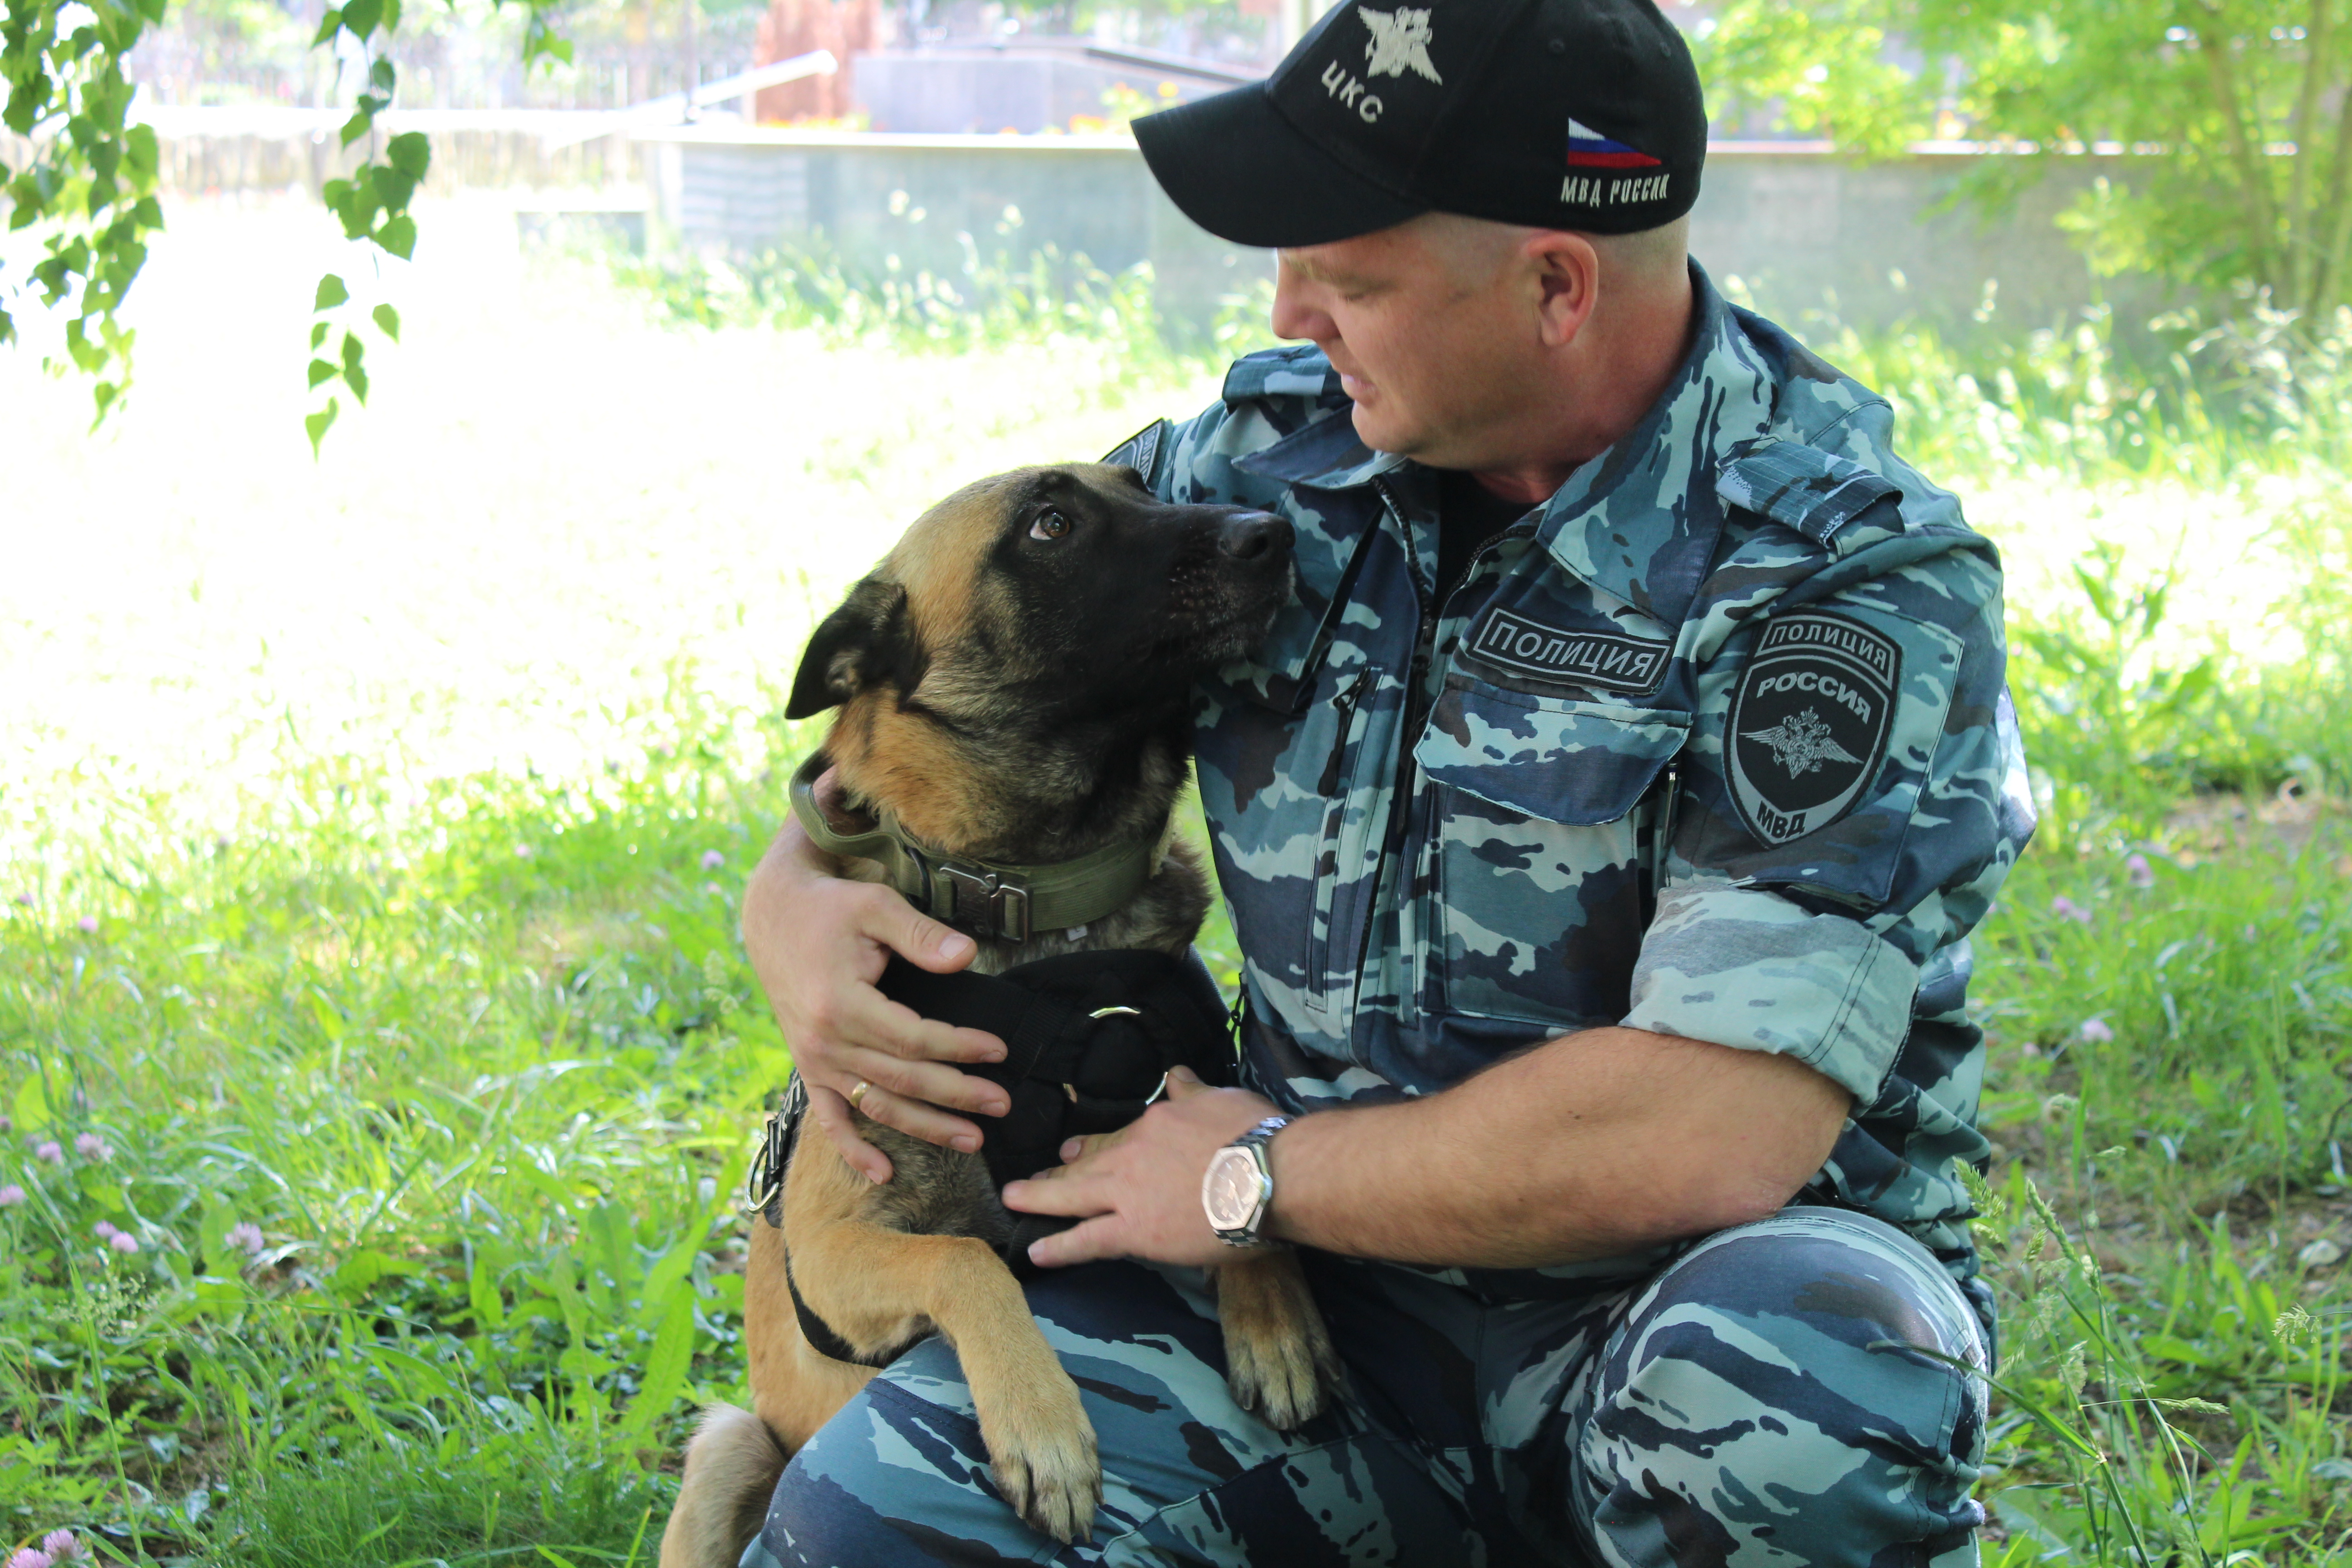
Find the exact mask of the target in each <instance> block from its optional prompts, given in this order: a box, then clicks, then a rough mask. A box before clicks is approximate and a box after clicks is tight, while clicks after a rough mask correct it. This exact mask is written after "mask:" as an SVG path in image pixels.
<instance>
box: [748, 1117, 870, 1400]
mask: <svg viewBox="0 0 2352 1568" xmlns="http://www.w3.org/2000/svg"><path fill="white" fill-rule="evenodd" d="M808 1103H809V1100H808V1085H806V1084H804V1083H803V1082H802V1081H801V1075H800V1074H799V1073H797V1072H795V1073H793V1076H792V1080H791V1081H790V1082H788V1083H787V1084H785V1085H784V1100H783V1103H782V1105H779V1106H778V1107H776V1109H775V1110H772V1111H771V1112H769V1113H768V1125H767V1130H766V1132H765V1134H764V1135H763V1136H762V1137H761V1141H760V1152H759V1154H758V1155H757V1156H756V1157H755V1158H754V1159H753V1160H752V1162H751V1175H750V1177H749V1180H748V1185H749V1187H750V1189H751V1193H752V1194H753V1197H754V1202H755V1206H756V1207H757V1208H758V1211H759V1214H760V1217H761V1218H762V1219H764V1220H766V1221H767V1222H768V1224H769V1225H771V1226H774V1227H775V1232H776V1236H777V1238H778V1240H779V1242H781V1241H782V1237H783V1234H784V1173H786V1172H787V1171H789V1170H791V1169H792V1164H793V1149H794V1148H795V1147H796V1146H798V1144H799V1143H800V1141H801V1119H802V1118H803V1117H804V1116H806V1115H807V1114H808ZM784 1289H785V1291H786V1292H787V1293H789V1294H790V1295H791V1297H792V1299H793V1317H795V1318H798V1319H799V1320H800V1324H801V1337H802V1338H803V1339H805V1340H806V1341H808V1342H809V1349H811V1350H813V1351H814V1352H816V1353H817V1354H819V1355H821V1356H827V1357H830V1358H831V1359H832V1360H835V1361H845V1362H848V1363H850V1364H852V1365H853V1366H871V1367H885V1366H888V1365H889V1364H890V1363H892V1362H894V1361H896V1360H898V1356H899V1353H900V1352H903V1351H904V1350H905V1349H906V1348H907V1347H906V1346H905V1345H896V1346H893V1347H892V1348H891V1349H890V1350H888V1351H887V1352H884V1353H882V1354H879V1355H871V1356H866V1355H860V1354H858V1353H857V1349H856V1346H854V1345H852V1344H851V1343H850V1342H848V1341H847V1340H845V1339H843V1338H842V1337H841V1336H840V1335H839V1334H837V1333H835V1332H834V1331H833V1325H832V1324H831V1323H828V1322H826V1321H824V1319H823V1318H820V1317H818V1316H817V1314H816V1309H814V1307H811V1306H810V1305H809V1304H808V1300H807V1298H805V1297H803V1295H802V1294H801V1285H800V1281H799V1280H798V1279H794V1278H793V1249H792V1248H791V1247H785V1248H784Z"/></svg>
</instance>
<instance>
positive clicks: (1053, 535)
mask: <svg viewBox="0 0 2352 1568" xmlns="http://www.w3.org/2000/svg"><path fill="white" fill-rule="evenodd" d="M1069 531H1070V520H1069V519H1068V518H1066V517H1064V516H1063V515H1062V514H1061V513H1060V512H1058V511H1049V512H1046V513H1045V514H1044V515H1043V516H1041V517H1039V518H1038V519H1037V521H1034V522H1033V523H1031V524H1030V525H1029V537H1030V538H1032V539H1046V540H1053V539H1059V538H1061V537H1062V535H1064V534H1066V533H1067V532H1069Z"/></svg>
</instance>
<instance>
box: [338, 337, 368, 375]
mask: <svg viewBox="0 0 2352 1568" xmlns="http://www.w3.org/2000/svg"><path fill="white" fill-rule="evenodd" d="M366 355H367V345H366V344H365V343H362V342H360V338H359V334H358V333H357V332H345V333H344V334H343V368H344V369H345V370H347V371H348V370H353V369H356V368H357V367H358V365H359V363H360V361H361V360H362V359H363V358H365V357H366Z"/></svg>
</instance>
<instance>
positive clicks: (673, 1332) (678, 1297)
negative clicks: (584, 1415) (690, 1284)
mask: <svg viewBox="0 0 2352 1568" xmlns="http://www.w3.org/2000/svg"><path fill="white" fill-rule="evenodd" d="M693 1354H694V1293H693V1291H692V1290H690V1289H688V1288H687V1286H686V1283H685V1281H683V1280H680V1281H678V1283H677V1287H676V1288H675V1289H673V1290H672V1292H671V1297H670V1307H669V1312H668V1314H667V1316H665V1317H664V1318H663V1319H662V1326H661V1329H660V1331H658V1332H656V1334H655V1335H654V1348H653V1353H652V1354H651V1355H649V1356H648V1357H646V1372H645V1376H644V1377H643V1378H641V1379H640V1380H639V1381H638V1383H637V1394H636V1397H635V1399H633V1400H631V1401H630V1402H629V1413H628V1415H625V1416H624V1417H623V1418H622V1421H621V1433H620V1436H621V1442H622V1447H623V1448H624V1449H627V1448H633V1447H636V1446H638V1445H639V1444H641V1443H643V1442H645V1441H646V1439H647V1438H648V1437H650V1436H652V1435H653V1425H654V1423H655V1422H656V1421H657V1420H659V1419H660V1418H661V1416H662V1415H664V1414H666V1413H667V1411H668V1409H669V1407H670V1406H671V1405H675V1404H677V1398H678V1395H679V1394H683V1393H684V1392H685V1391H686V1374H687V1370H688V1363H689V1362H690V1361H691V1360H692V1358H693Z"/></svg>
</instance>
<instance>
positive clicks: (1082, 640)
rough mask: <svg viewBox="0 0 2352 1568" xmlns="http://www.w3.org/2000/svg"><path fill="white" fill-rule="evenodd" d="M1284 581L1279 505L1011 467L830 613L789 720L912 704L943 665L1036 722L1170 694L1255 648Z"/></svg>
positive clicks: (1280, 601)
mask: <svg viewBox="0 0 2352 1568" xmlns="http://www.w3.org/2000/svg"><path fill="white" fill-rule="evenodd" d="M901 579H903V581H902V580H901ZM1291 586H1292V572H1291V527H1290V524H1289V522H1288V521H1286V520H1285V519H1283V518H1279V517H1276V516H1274V515H1273V514H1271V513H1267V512H1262V511H1254V510H1247V509H1244V508H1241V507H1222V506H1176V505H1171V504H1169V503H1167V502H1164V501H1161V500H1159V499H1158V498H1156V497H1155V496H1153V495H1152V494H1151V493H1150V491H1148V490H1146V489H1143V487H1142V484H1141V482H1140V481H1139V479H1138V478H1137V476H1136V474H1135V471H1134V470H1133V469H1132V468H1112V467H1105V466H1101V465H1087V466H1084V467H1071V468H1036V469H1027V470H1023V471H1020V472H1017V473H1013V474H1008V475H1004V476H1002V477H1001V478H999V479H992V480H984V481H982V482H981V483H980V484H978V485H974V486H971V487H968V488H967V489H965V490H963V491H960V492H958V494H957V495H955V496H953V497H950V499H949V500H946V501H942V502H941V503H940V505H939V506H937V507H934V508H933V509H932V510H930V511H929V512H927V513H925V514H924V516H923V517H922V518H921V519H920V520H919V521H917V522H916V524H915V525H914V527H913V528H910V529H909V530H908V534H907V537H906V538H905V539H904V540H902V541H901V542H900V544H899V546H898V549H896V550H894V551H893V552H892V554H891V557H890V559H889V560H888V561H886V562H885V563H883V565H882V567H881V568H880V569H878V570H877V572H876V573H875V574H873V575H872V576H869V577H867V578H866V580H865V581H863V582H861V583H859V584H857V586H856V588H855V589H853V590H852V591H851V593H850V595H849V598H848V600H847V601H846V602H845V603H844V604H843V605H842V606H841V607H840V608H839V609H837V610H835V612H834V613H833V614H832V615H831V616H827V617H826V618H825V620H824V624H823V625H822V626H819V627H818V628H817V630H816V633H815V635H814V637H812V638H811V639H810V642H809V646H808V649H807V652H806V653H805V654H804V655H803V658H802V660H801V667H800V671H799V675H798V677H797V679H795V680H794V682H793V694H792V699H791V701H790V703H789V705H788V706H787V707H786V709H785V710H784V711H785V717H787V718H791V719H801V718H806V717H807V716H809V715H810V714H813V713H816V712H820V711H822V710H824V709H826V708H829V707H832V706H833V705H834V704H835V703H838V702H842V701H845V700H848V699H850V698H852V697H855V696H856V695H857V694H858V693H859V692H862V691H866V690H872V689H878V688H882V687H886V686H887V687H891V688H895V689H896V690H897V692H898V697H899V700H900V701H901V702H902V703H905V702H907V701H908V700H910V699H912V698H913V697H914V696H915V693H916V689H917V688H918V687H919V685H920V684H921V682H922V681H923V680H924V679H925V678H926V676H927V675H930V674H932V673H933V672H935V671H936V672H937V673H938V675H939V676H940V679H941V680H942V681H944V682H946V683H948V684H950V685H952V686H953V687H955V688H957V689H959V690H960V691H961V692H970V691H971V690H972V689H974V688H975V687H979V686H986V687H990V688H992V689H995V690H997V691H999V692H1001V693H1005V694H1012V693H1015V692H1017V693H1018V694H1019V697H1020V700H1021V703H1020V705H1021V708H1022V710H1024V712H1025V713H1026V714H1028V715H1029V716H1030V717H1031V718H1033V719H1034V720H1038V721H1045V720H1049V719H1055V718H1058V719H1060V720H1065V721H1066V720H1067V719H1070V718H1072V717H1081V716H1085V715H1088V714H1092V713H1096V712H1102V711H1132V710H1139V709H1141V708H1145V707H1150V706H1153V705H1156V704H1161V703H1165V702H1168V701H1171V700H1177V699H1180V698H1181V695H1182V694H1183V692H1184V690H1185V689H1187V688H1188V687H1189V686H1190V685H1191V683H1192V681H1193V680H1194V679H1197V678H1198V677H1200V676H1202V675H1203V674H1206V673H1207V672H1209V671H1211V670H1213V669H1214V668H1217V667H1218V666H1219V665H1222V664H1225V663H1228V662H1230V661H1232V660H1234V659H1236V658H1242V657H1243V656H1244V655H1245V654H1247V653H1248V652H1249V651H1250V650H1251V649H1252V648H1253V647H1255V645H1256V644H1257V642H1258V641H1259V639H1261V638H1263V637H1265V633H1266V629H1267V627H1268V626H1271V625H1272V623H1273V619H1274V616H1275V614H1276V612H1277V611H1278V610H1280V609H1281V607H1282V606H1283V605H1284V604H1286V603H1287V602H1288V600H1289V598H1290V595H1291ZM925 695H926V696H927V697H928V696H930V695H932V694H929V693H926V694H925ZM957 706H961V704H958V705H957Z"/></svg>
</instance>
